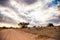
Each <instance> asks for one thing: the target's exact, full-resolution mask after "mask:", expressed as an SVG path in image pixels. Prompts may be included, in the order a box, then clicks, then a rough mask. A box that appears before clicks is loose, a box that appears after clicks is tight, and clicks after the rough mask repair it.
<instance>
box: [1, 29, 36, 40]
mask: <svg viewBox="0 0 60 40" xmlns="http://www.w3.org/2000/svg"><path fill="white" fill-rule="evenodd" d="M0 40H35V35H33V34H29V33H25V32H22V31H16V30H15V29H4V30H2V31H0Z"/></svg>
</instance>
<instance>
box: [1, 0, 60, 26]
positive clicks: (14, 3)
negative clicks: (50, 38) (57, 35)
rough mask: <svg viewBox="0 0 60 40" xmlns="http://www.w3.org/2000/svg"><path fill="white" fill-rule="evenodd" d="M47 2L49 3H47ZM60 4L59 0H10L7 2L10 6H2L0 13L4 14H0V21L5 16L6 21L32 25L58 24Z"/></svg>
mask: <svg viewBox="0 0 60 40" xmlns="http://www.w3.org/2000/svg"><path fill="white" fill-rule="evenodd" d="M6 3H7V2H6ZM47 3H48V5H46V4H47ZM0 4H1V3H0ZM25 4H28V5H27V6H26V5H25ZM30 4H32V5H30ZM58 4H59V3H58ZM58 4H57V0H9V5H7V4H6V5H7V6H9V7H4V6H3V7H0V11H1V12H2V13H0V14H2V15H0V21H2V20H1V19H2V17H3V18H4V20H6V21H5V22H8V21H9V23H11V22H12V21H14V22H17V23H19V22H29V23H30V25H32V26H33V25H37V26H38V25H46V24H47V23H48V22H53V23H57V24H58V23H59V20H60V19H59V18H58V17H57V16H58V15H60V14H59V13H60V12H59V11H60V10H58V9H59V6H57V5H58ZM4 5H5V4H4ZM46 6H49V7H46ZM3 15H4V16H3ZM54 15H56V16H54ZM5 18H6V19H5ZM7 20H8V21H7Z"/></svg>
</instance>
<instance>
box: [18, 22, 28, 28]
mask: <svg viewBox="0 0 60 40" xmlns="http://www.w3.org/2000/svg"><path fill="white" fill-rule="evenodd" d="M28 25H29V23H24V22H23V23H19V24H18V26H22V28H27V26H28Z"/></svg>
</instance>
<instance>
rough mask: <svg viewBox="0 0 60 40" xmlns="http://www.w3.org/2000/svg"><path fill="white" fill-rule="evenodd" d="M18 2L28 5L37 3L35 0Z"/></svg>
mask: <svg viewBox="0 0 60 40" xmlns="http://www.w3.org/2000/svg"><path fill="white" fill-rule="evenodd" d="M20 1H21V2H23V3H26V4H28V5H29V4H33V3H35V2H37V0H20Z"/></svg>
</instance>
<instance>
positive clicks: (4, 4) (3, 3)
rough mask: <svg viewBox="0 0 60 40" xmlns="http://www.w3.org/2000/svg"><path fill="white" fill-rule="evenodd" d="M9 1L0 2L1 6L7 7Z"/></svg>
mask: <svg viewBox="0 0 60 40" xmlns="http://www.w3.org/2000/svg"><path fill="white" fill-rule="evenodd" d="M8 1H9V0H0V5H3V6H6V5H7V4H8Z"/></svg>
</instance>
